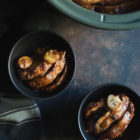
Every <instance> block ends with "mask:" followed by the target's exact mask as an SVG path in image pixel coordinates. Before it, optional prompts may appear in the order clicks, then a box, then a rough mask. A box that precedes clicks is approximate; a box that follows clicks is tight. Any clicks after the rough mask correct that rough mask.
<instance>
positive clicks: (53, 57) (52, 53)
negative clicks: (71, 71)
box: [44, 50, 60, 64]
mask: <svg viewBox="0 0 140 140" xmlns="http://www.w3.org/2000/svg"><path fill="white" fill-rule="evenodd" d="M59 59H60V55H59V52H58V51H56V50H49V51H47V52H46V53H45V55H44V60H46V61H48V62H49V63H51V64H52V63H55V62H56V61H58V60H59Z"/></svg>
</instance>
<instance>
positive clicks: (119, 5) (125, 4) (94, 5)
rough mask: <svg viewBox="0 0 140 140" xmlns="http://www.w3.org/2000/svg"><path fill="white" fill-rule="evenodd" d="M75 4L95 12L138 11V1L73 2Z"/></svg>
mask: <svg viewBox="0 0 140 140" xmlns="http://www.w3.org/2000/svg"><path fill="white" fill-rule="evenodd" d="M73 1H74V2H75V3H77V4H79V5H81V6H83V7H85V8H87V9H89V10H92V11H96V12H101V13H107V14H121V13H128V12H132V11H136V10H139V9H140V1H139V0H73Z"/></svg>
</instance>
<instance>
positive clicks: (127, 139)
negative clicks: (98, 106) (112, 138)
mask: <svg viewBox="0 0 140 140" xmlns="http://www.w3.org/2000/svg"><path fill="white" fill-rule="evenodd" d="M117 93H125V94H126V95H127V96H129V98H130V99H131V100H132V102H133V103H134V105H135V116H134V118H133V119H132V121H131V123H130V124H129V126H128V128H127V129H126V131H125V132H124V134H123V136H122V137H121V138H118V140H132V139H133V140H138V139H139V137H140V134H139V130H140V125H139V124H140V119H139V118H140V112H139V107H140V97H139V95H138V94H137V93H135V92H134V91H133V90H131V89H130V88H128V87H125V86H121V85H114V84H108V85H104V86H100V87H97V88H95V89H94V90H93V91H92V92H91V93H90V94H88V95H87V96H86V97H85V98H84V100H83V101H82V103H81V106H80V109H79V115H78V121H79V128H80V131H81V133H82V135H83V137H84V138H85V139H87V140H96V139H97V138H96V137H95V136H94V135H92V134H89V133H86V131H85V125H84V122H85V119H84V117H83V110H84V108H85V106H86V105H87V104H88V103H89V102H92V101H96V100H98V99H100V98H103V97H107V96H108V95H109V94H117Z"/></svg>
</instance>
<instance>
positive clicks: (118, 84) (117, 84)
mask: <svg viewBox="0 0 140 140" xmlns="http://www.w3.org/2000/svg"><path fill="white" fill-rule="evenodd" d="M107 86H120V87H124V88H127V89H129V90H131V91H132V92H133V93H134V94H135V95H137V96H138V98H139V99H140V95H139V94H138V93H137V92H136V90H134V89H133V88H130V87H129V86H126V85H124V84H120V83H104V84H101V85H98V86H96V87H94V88H92V89H91V91H90V92H89V93H88V94H87V95H86V96H85V97H84V98H83V100H82V102H81V104H80V107H79V110H78V127H79V130H80V133H81V135H82V136H83V138H84V139H85V140H87V138H86V137H85V135H84V133H83V130H82V127H81V121H80V118H81V112H82V110H83V107H84V105H85V102H86V100H87V99H88V98H89V96H90V95H92V94H94V92H95V91H96V90H98V89H101V88H104V87H107Z"/></svg>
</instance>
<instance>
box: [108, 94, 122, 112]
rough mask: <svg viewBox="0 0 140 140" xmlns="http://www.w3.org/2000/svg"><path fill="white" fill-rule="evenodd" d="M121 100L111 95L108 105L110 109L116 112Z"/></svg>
mask: <svg viewBox="0 0 140 140" xmlns="http://www.w3.org/2000/svg"><path fill="white" fill-rule="evenodd" d="M121 102H122V101H121V99H120V98H119V96H118V95H117V96H115V95H112V94H110V95H109V96H108V97H107V105H108V107H109V108H110V109H112V110H115V109H116V108H117V107H118V106H119V105H120V104H121Z"/></svg>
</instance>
